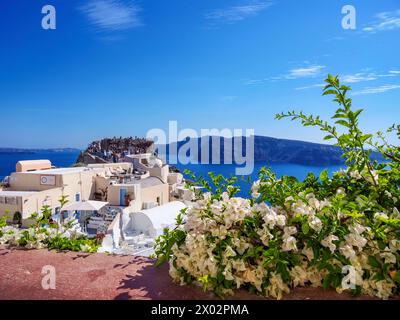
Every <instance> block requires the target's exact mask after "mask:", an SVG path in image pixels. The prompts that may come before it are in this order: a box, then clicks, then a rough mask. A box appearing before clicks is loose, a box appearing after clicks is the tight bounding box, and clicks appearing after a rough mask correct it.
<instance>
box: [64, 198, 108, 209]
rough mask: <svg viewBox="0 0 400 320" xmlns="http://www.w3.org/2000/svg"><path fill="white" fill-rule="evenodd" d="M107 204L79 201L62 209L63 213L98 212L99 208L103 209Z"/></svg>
mask: <svg viewBox="0 0 400 320" xmlns="http://www.w3.org/2000/svg"><path fill="white" fill-rule="evenodd" d="M107 204H108V202H103V201H93V200H89V201H81V202H76V203H72V204H70V205H67V206H65V207H64V208H62V210H63V211H99V210H100V209H101V208H103V207H105V206H106V205H107Z"/></svg>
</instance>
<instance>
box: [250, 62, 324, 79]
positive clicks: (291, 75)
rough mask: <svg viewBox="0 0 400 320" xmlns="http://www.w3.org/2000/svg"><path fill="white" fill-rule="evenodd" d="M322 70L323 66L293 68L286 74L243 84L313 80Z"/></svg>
mask: <svg viewBox="0 0 400 320" xmlns="http://www.w3.org/2000/svg"><path fill="white" fill-rule="evenodd" d="M305 63H306V64H307V63H308V62H307V61H305ZM323 69H325V66H319V65H311V66H306V67H301V68H294V69H291V70H289V71H288V72H287V73H286V74H283V75H277V76H273V77H269V78H263V79H248V80H246V81H245V82H244V83H245V84H246V85H257V84H264V83H266V82H276V81H282V80H294V79H307V78H314V77H316V76H319V75H321V72H322V70H323Z"/></svg>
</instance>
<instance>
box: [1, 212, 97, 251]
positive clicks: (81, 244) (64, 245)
mask: <svg viewBox="0 0 400 320" xmlns="http://www.w3.org/2000/svg"><path fill="white" fill-rule="evenodd" d="M47 211H48V210H47V208H44V209H43V211H42V212H41V213H40V214H34V215H33V216H32V219H33V220H34V221H35V223H34V224H32V225H31V226H30V227H29V228H27V229H21V228H17V227H14V226H9V225H7V224H6V223H5V221H6V220H5V219H3V221H2V223H1V221H0V244H2V245H9V246H14V247H24V248H27V249H44V248H48V249H58V250H72V251H81V252H96V251H97V248H98V244H97V243H96V241H95V240H91V239H87V238H86V235H85V234H84V233H83V232H82V231H81V229H80V225H79V222H78V221H77V220H76V219H74V218H67V219H65V220H64V222H63V223H62V224H58V223H48V219H46V218H45V217H46V215H47V214H48V212H47ZM46 222H47V223H46Z"/></svg>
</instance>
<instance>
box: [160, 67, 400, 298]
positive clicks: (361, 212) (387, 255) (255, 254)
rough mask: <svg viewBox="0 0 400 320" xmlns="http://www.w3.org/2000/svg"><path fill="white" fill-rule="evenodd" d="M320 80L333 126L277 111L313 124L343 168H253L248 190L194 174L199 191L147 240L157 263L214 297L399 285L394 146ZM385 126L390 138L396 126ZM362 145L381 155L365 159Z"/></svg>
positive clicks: (399, 159) (376, 291)
mask: <svg viewBox="0 0 400 320" xmlns="http://www.w3.org/2000/svg"><path fill="white" fill-rule="evenodd" d="M325 81H326V83H327V85H326V86H325V88H324V95H333V97H334V101H335V102H336V103H338V104H339V108H338V109H337V110H336V112H335V113H334V116H333V117H332V118H333V119H334V120H333V122H334V124H333V125H332V124H329V123H328V122H326V121H323V120H321V119H320V118H319V117H314V116H306V115H305V114H303V113H301V112H300V113H296V112H289V113H286V114H285V113H282V114H279V115H277V118H278V119H282V118H291V119H292V120H300V121H301V122H302V124H303V125H304V126H316V127H318V128H320V130H321V131H323V132H325V133H326V136H325V139H326V140H330V139H334V141H335V145H337V146H338V147H340V148H341V150H342V151H343V157H345V159H346V169H343V170H341V171H339V172H336V173H334V174H333V176H330V175H329V174H328V172H327V171H323V172H322V173H321V174H320V176H319V177H316V176H314V175H313V174H312V173H310V174H309V175H308V176H307V178H306V179H305V180H304V181H298V180H297V179H296V178H294V177H289V176H283V177H281V178H280V179H278V178H277V177H276V175H275V174H274V173H273V172H272V171H271V170H267V169H262V170H261V172H260V173H259V180H258V181H256V182H255V183H254V184H253V186H252V195H251V196H249V199H244V198H239V197H235V194H236V193H237V192H238V187H237V186H235V180H236V179H235V178H230V179H227V178H224V177H222V176H214V175H212V174H211V183H209V182H208V181H206V180H205V179H202V178H200V179H198V181H197V183H199V184H202V185H203V186H204V187H205V188H206V189H208V191H209V192H206V193H203V194H202V195H198V196H197V198H196V199H195V200H194V201H193V203H192V206H190V207H189V208H188V209H187V210H186V211H183V212H182V213H181V214H180V215H179V216H178V219H177V228H176V229H174V230H165V233H164V234H163V235H162V236H161V237H159V238H158V240H157V242H156V255H157V257H158V263H159V264H162V263H164V262H169V264H170V275H171V276H172V278H173V279H174V280H175V281H177V282H178V283H180V284H182V285H183V284H190V283H196V284H202V286H203V287H204V289H205V290H213V291H214V292H215V293H216V294H217V295H219V296H221V297H222V296H224V295H226V294H232V293H233V292H234V290H236V289H240V288H244V289H247V290H249V291H250V292H253V293H258V294H261V295H265V296H267V297H271V298H276V299H281V298H282V297H283V296H284V294H287V293H289V292H290V291H291V290H292V289H294V288H296V287H303V286H312V287H324V288H335V289H336V290H337V291H338V292H343V291H349V292H352V293H353V294H366V295H371V296H376V297H379V298H382V299H387V298H389V297H391V296H393V295H398V294H399V288H400V271H399V265H400V259H399V250H400V213H399V208H400V202H399V199H400V191H399V187H400V174H399V168H400V166H399V164H400V152H399V148H398V147H396V146H393V145H390V144H389V143H388V142H387V141H386V139H385V137H384V135H383V134H382V133H380V132H379V133H377V134H376V135H371V134H365V133H363V132H362V131H361V130H360V128H359V116H360V115H361V113H362V110H356V111H355V110H353V109H352V100H351V99H350V98H348V96H347V93H348V91H349V90H350V88H349V87H347V86H344V85H341V84H340V82H339V79H338V77H337V76H336V77H334V76H331V75H329V76H328V78H327V79H326V80H325ZM388 132H395V133H397V135H398V137H400V127H399V126H398V127H396V126H393V127H392V128H390V129H389V130H388ZM372 150H375V151H378V152H379V153H380V154H381V155H382V156H383V158H384V161H380V163H378V162H377V161H374V162H372V161H371V160H370V158H371V157H370V154H371V152H372Z"/></svg>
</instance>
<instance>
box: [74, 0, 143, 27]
mask: <svg viewBox="0 0 400 320" xmlns="http://www.w3.org/2000/svg"><path fill="white" fill-rule="evenodd" d="M78 9H79V10H80V11H81V12H82V13H84V14H85V15H86V17H87V19H88V20H89V22H90V24H91V25H93V26H94V27H96V28H97V29H98V30H100V31H119V30H126V29H130V28H133V27H138V26H141V25H142V22H141V19H140V17H139V12H140V8H139V7H138V6H137V5H135V4H133V3H129V4H128V3H127V2H126V1H121V0H89V1H87V3H86V4H85V5H83V6H81V7H79V8H78Z"/></svg>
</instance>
